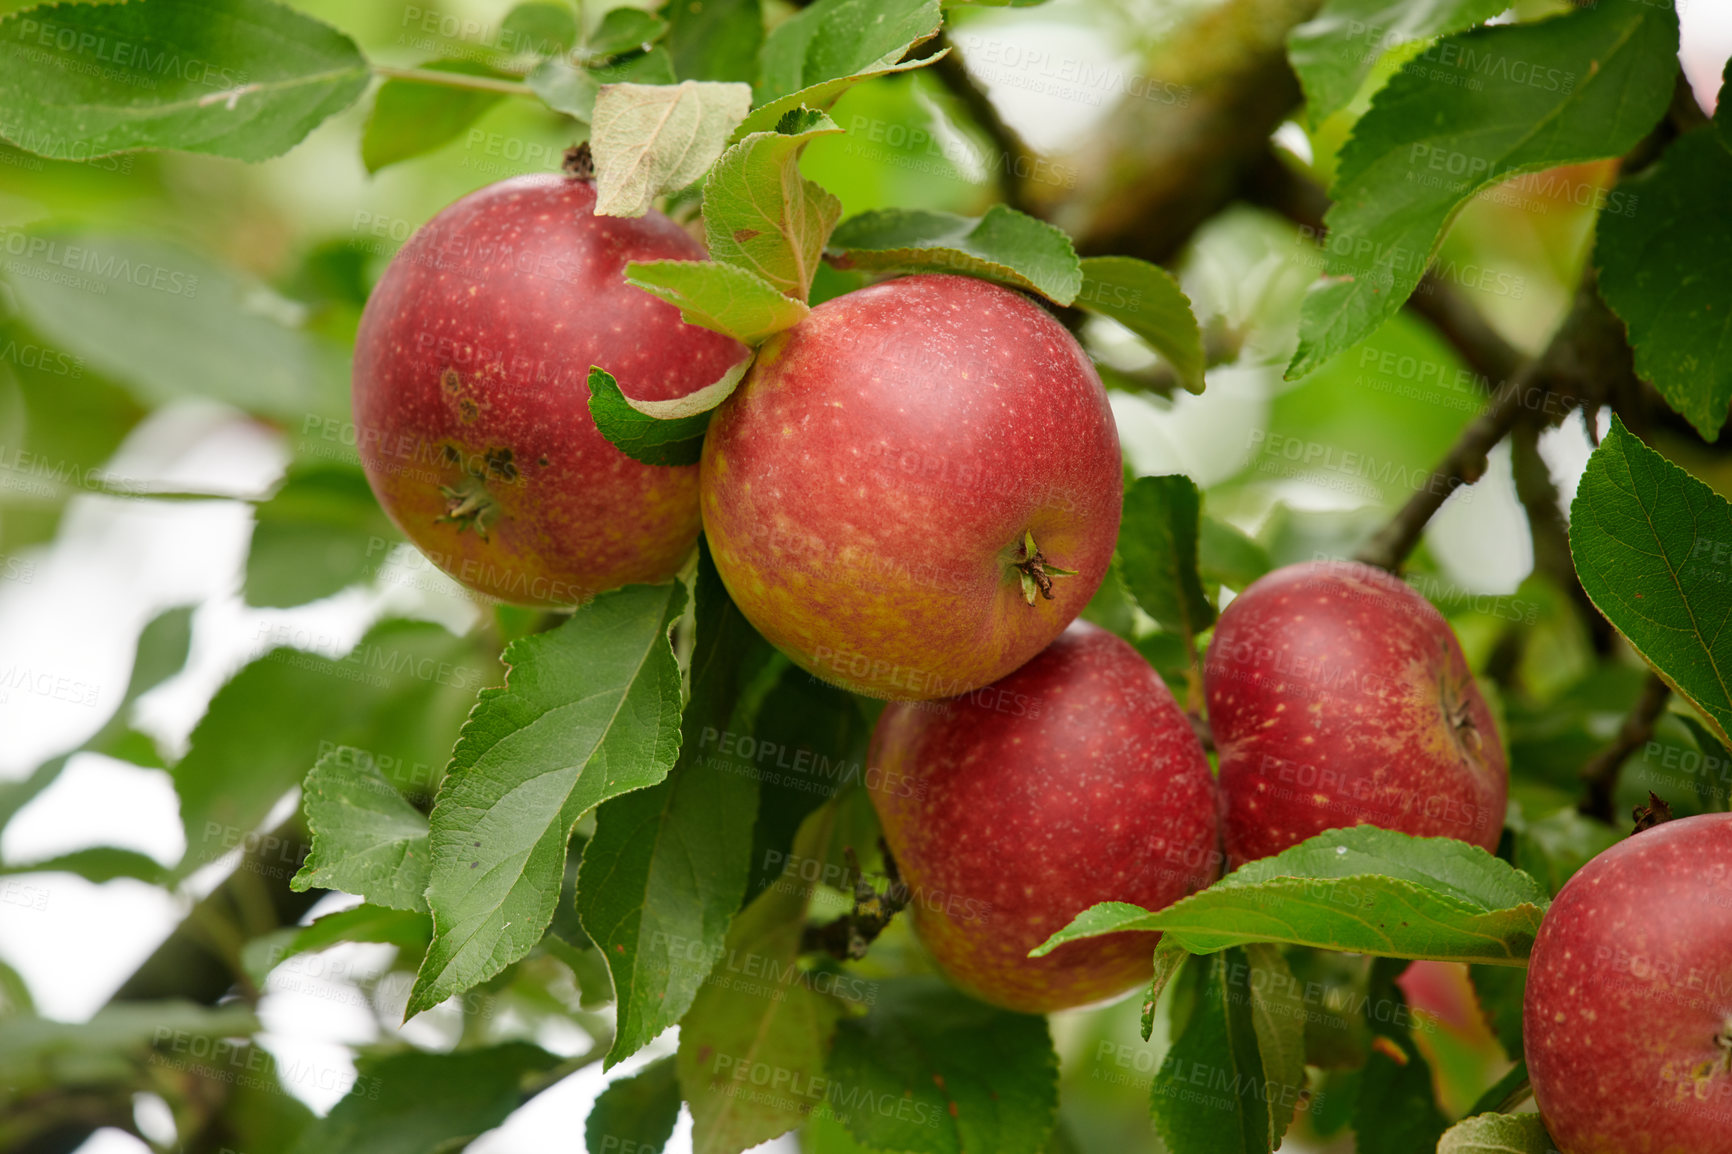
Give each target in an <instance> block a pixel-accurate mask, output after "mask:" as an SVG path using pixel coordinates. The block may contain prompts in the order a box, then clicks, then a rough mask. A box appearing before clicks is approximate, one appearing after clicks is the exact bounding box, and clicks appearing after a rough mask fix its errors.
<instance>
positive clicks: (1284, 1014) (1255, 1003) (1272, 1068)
mask: <svg viewBox="0 0 1732 1154" xmlns="http://www.w3.org/2000/svg"><path fill="white" fill-rule="evenodd" d="M1244 956H1245V964H1246V965H1247V966H1248V967H1249V972H1248V974H1247V981H1246V984H1247V985H1248V986H1249V987H1250V989H1251V1007H1250V1008H1251V1025H1252V1027H1253V1029H1254V1030H1255V1032H1256V1035H1257V1054H1258V1058H1259V1060H1260V1062H1261V1065H1262V1075H1263V1086H1264V1088H1265V1093H1264V1095H1263V1101H1264V1102H1265V1103H1266V1104H1267V1105H1268V1107H1269V1148H1270V1149H1271V1150H1273V1149H1274V1148H1275V1147H1277V1146H1279V1145H1281V1139H1282V1137H1283V1136H1285V1135H1286V1133H1287V1128H1288V1127H1289V1126H1291V1125H1292V1124H1293V1115H1294V1113H1295V1112H1296V1111H1297V1110H1298V1109H1299V1103H1300V1102H1301V1101H1302V1100H1303V1099H1304V1097H1305V1021H1306V1019H1307V1018H1308V1017H1309V1016H1310V1007H1308V1006H1307V1005H1306V1004H1305V996H1304V991H1303V988H1302V987H1301V986H1300V985H1299V983H1298V982H1296V981H1294V980H1293V971H1292V970H1291V969H1289V968H1288V966H1287V959H1286V958H1284V957H1282V956H1281V951H1280V950H1279V949H1277V948H1276V947H1274V946H1270V945H1262V944H1252V945H1248V946H1246V947H1245V952H1244ZM1229 957H1231V955H1229Z"/></svg>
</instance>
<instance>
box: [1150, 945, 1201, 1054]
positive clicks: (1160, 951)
mask: <svg viewBox="0 0 1732 1154" xmlns="http://www.w3.org/2000/svg"><path fill="white" fill-rule="evenodd" d="M1190 957H1191V951H1189V950H1187V949H1186V948H1185V947H1184V946H1181V945H1179V943H1177V942H1173V941H1168V940H1167V939H1166V938H1162V939H1161V940H1160V941H1159V942H1157V943H1155V976H1154V980H1152V981H1151V982H1150V983H1149V996H1148V997H1147V998H1146V999H1144V1001H1143V1016H1142V1030H1143V1041H1145V1042H1146V1041H1148V1040H1149V1037H1150V1035H1152V1034H1153V1033H1154V1032H1155V1006H1156V1005H1157V1004H1158V1003H1159V1002H1160V1000H1161V995H1162V994H1163V993H1165V992H1166V989H1167V986H1168V985H1169V984H1171V982H1172V980H1173V979H1174V978H1175V977H1177V976H1178V973H1179V971H1180V970H1181V969H1183V968H1184V966H1185V961H1186V959H1188V958H1190Z"/></svg>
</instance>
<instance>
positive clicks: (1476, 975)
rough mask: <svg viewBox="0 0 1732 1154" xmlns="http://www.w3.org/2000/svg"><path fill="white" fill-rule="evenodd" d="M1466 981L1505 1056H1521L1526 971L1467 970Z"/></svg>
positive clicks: (1480, 968) (1490, 968)
mask: <svg viewBox="0 0 1732 1154" xmlns="http://www.w3.org/2000/svg"><path fill="white" fill-rule="evenodd" d="M1467 975H1468V978H1469V980H1471V981H1472V982H1473V993H1474V997H1475V999H1476V1000H1478V1002H1479V1008H1480V1010H1481V1012H1482V1013H1483V1014H1484V1015H1485V1020H1486V1024H1487V1025H1489V1026H1490V1027H1491V1030H1492V1033H1494V1034H1496V1035H1497V1040H1498V1041H1499V1042H1500V1043H1502V1045H1503V1051H1504V1053H1506V1054H1508V1055H1509V1056H1510V1057H1512V1058H1518V1059H1519V1058H1520V1057H1521V1056H1522V1000H1523V998H1524V996H1525V994H1526V992H1527V986H1528V975H1527V971H1526V970H1517V969H1511V968H1510V967H1509V966H1469V967H1468V968H1467Z"/></svg>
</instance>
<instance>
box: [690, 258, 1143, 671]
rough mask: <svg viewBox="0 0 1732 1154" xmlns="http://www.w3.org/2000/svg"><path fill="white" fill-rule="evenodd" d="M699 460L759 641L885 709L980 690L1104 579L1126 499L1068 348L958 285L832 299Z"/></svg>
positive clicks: (927, 281)
mask: <svg viewBox="0 0 1732 1154" xmlns="http://www.w3.org/2000/svg"><path fill="white" fill-rule="evenodd" d="M702 469H703V488H702V501H703V514H704V532H705V534H706V535H707V536H708V538H709V542H710V548H711V550H712V551H713V553H714V555H715V559H716V568H717V570H718V571H719V572H720V573H721V576H722V580H723V582H724V583H725V584H726V585H727V587H728V592H729V593H731V594H732V595H733V598H734V601H735V603H736V604H738V605H739V607H740V609H741V611H743V612H744V613H745V615H746V617H747V618H748V619H749V620H750V621H751V622H752V624H753V625H755V626H757V628H758V631H759V632H760V633H762V634H763V635H764V636H765V637H767V638H769V639H770V640H771V641H772V642H774V643H775V644H776V645H777V646H778V647H780V648H781V650H782V651H783V652H784V653H786V654H787V655H788V656H789V657H790V658H792V659H793V661H794V662H795V663H796V664H798V665H800V666H801V667H802V668H804V669H806V670H807V671H809V672H811V673H813V674H815V675H817V676H818V677H821V678H823V679H824V680H827V681H830V682H832V683H834V684H837V685H840V686H842V687H844V688H846V689H851V690H854V691H855V692H857V693H864V694H867V695H869V696H872V697H884V698H893V699H903V700H911V699H922V698H935V697H949V696H953V695H955V694H958V693H964V692H967V691H968V690H971V689H977V688H979V687H980V686H982V685H985V684H987V683H988V682H991V681H994V680H996V679H998V678H1000V677H1003V676H1004V675H1005V674H1007V673H1009V672H1010V671H1011V670H1013V669H1015V668H1016V667H1017V666H1019V665H1021V664H1022V663H1023V662H1025V661H1027V660H1028V659H1029V658H1031V657H1033V656H1034V655H1035V654H1036V653H1039V652H1040V651H1041V649H1043V648H1044V647H1045V646H1046V644H1047V643H1048V642H1050V641H1051V640H1052V639H1053V638H1054V637H1057V636H1058V635H1059V633H1060V632H1061V631H1062V630H1063V629H1064V627H1065V626H1066V625H1068V624H1070V622H1071V620H1072V619H1073V618H1075V617H1076V615H1077V613H1078V612H1080V611H1081V609H1082V607H1083V606H1084V605H1085V604H1087V602H1088V599H1089V597H1090V596H1092V595H1093V593H1094V591H1095V588H1096V587H1097V586H1098V585H1099V584H1100V581H1101V578H1102V576H1103V575H1105V573H1106V570H1107V565H1108V564H1109V563H1110V561H1111V559H1112V553H1113V546H1114V543H1115V542H1116V540H1117V538H1118V528H1119V507H1120V504H1121V502H1122V500H1123V495H1124V475H1123V469H1124V467H1123V465H1122V463H1121V461H1120V457H1119V440H1118V429H1117V427H1116V426H1115V425H1114V424H1113V416H1112V410H1111V409H1110V408H1109V407H1108V405H1107V397H1106V393H1105V391H1104V390H1103V389H1102V388H1101V383H1100V378H1098V377H1097V376H1096V375H1095V372H1094V367H1093V365H1091V364H1090V362H1089V359H1088V356H1087V354H1085V353H1084V352H1083V351H1082V349H1081V348H1080V347H1079V346H1078V345H1077V343H1076V341H1075V339H1073V338H1072V337H1071V335H1070V333H1068V332H1066V331H1065V328H1064V326H1063V325H1061V324H1059V323H1058V322H1057V321H1056V320H1054V319H1053V318H1052V316H1051V315H1050V314H1048V313H1047V312H1045V311H1044V310H1043V309H1041V308H1039V307H1038V306H1036V305H1035V304H1034V303H1033V302H1031V301H1029V300H1028V299H1027V298H1026V297H1024V296H1022V295H1021V294H1019V293H1016V292H1013V291H1011V290H1010V289H1007V288H1002V287H1000V286H998V285H995V284H990V283H988V282H986V281H982V280H975V279H972V278H969V277H960V276H911V277H904V278H902V279H900V280H893V281H888V282H886V283H883V284H879V285H875V286H873V287H871V288H867V289H862V290H861V291H859V292H854V293H849V294H848V295H846V296H842V297H838V298H836V299H834V300H831V301H828V302H826V303H825V304H823V305H820V306H819V307H818V308H816V309H814V310H812V313H811V315H810V316H808V317H806V318H805V319H804V320H802V321H801V322H800V323H799V324H798V325H796V326H795V327H794V328H792V329H790V330H788V331H787V332H784V333H781V334H778V335H777V336H776V337H775V338H773V339H772V340H771V341H770V342H769V343H767V344H766V345H765V346H764V347H763V348H762V349H761V350H760V351H759V354H758V360H757V362H756V364H754V365H753V366H752V371H751V372H750V373H748V374H747V377H746V380H745V382H744V383H743V384H742V385H741V387H740V389H739V391H738V392H737V393H735V394H734V396H732V397H731V398H729V399H728V401H727V402H726V403H724V404H723V405H722V407H721V408H720V409H719V410H718V411H717V413H716V417H715V419H714V420H713V421H712V422H711V424H710V429H709V434H708V436H707V437H706V439H705V442H704V456H703V464H702ZM1030 539H1032V540H1033V542H1034V546H1035V552H1034V553H1033V554H1030V553H1029V551H1028V550H1027V548H1026V545H1027V542H1028V541H1029V540H1030ZM1067 571H1074V575H1072V576H1067V575H1063V574H1064V573H1065V572H1067Z"/></svg>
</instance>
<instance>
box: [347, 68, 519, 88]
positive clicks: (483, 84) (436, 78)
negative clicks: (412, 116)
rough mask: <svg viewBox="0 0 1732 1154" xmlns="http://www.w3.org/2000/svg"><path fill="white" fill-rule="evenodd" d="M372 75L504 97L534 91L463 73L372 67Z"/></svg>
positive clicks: (516, 83) (509, 81) (489, 77)
mask: <svg viewBox="0 0 1732 1154" xmlns="http://www.w3.org/2000/svg"><path fill="white" fill-rule="evenodd" d="M373 73H374V75H377V76H383V77H384V78H385V79H387V80H407V81H409V82H410V83H411V84H442V85H444V86H445V87H447V88H466V89H469V90H470V91H472V92H498V93H502V94H504V95H506V96H534V95H535V90H534V89H532V88H530V87H529V85H527V84H525V83H523V82H522V81H521V80H500V79H498V78H496V77H492V76H470V75H468V74H467V73H463V72H440V71H438V70H437V69H433V68H392V67H390V66H389V65H385V64H375V65H373Z"/></svg>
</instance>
